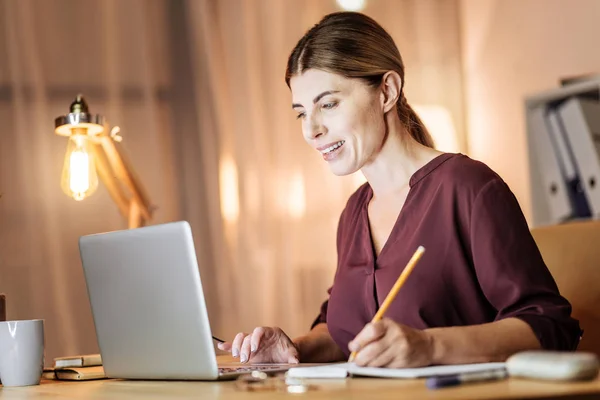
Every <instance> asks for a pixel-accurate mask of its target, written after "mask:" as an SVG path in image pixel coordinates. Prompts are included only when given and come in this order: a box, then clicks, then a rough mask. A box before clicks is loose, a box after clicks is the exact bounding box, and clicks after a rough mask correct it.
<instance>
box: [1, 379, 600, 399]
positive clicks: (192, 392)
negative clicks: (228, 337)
mask: <svg viewBox="0 0 600 400" xmlns="http://www.w3.org/2000/svg"><path fill="white" fill-rule="evenodd" d="M311 382H312V383H314V384H315V385H317V389H315V390H312V391H309V392H306V393H301V394H288V393H284V392H246V391H239V390H237V389H236V385H235V382H153V381H124V380H112V379H111V380H99V381H87V382H74V381H70V382H67V381H43V382H42V384H41V385H39V386H29V387H20V388H1V389H0V397H1V398H2V399H33V400H35V399H44V400H46V399H48V400H50V399H77V398H81V399H107V398H115V399H131V400H134V399H135V400H137V399H144V400H146V399H162V398H165V399H187V398H189V399H203V400H210V399H242V400H243V399H259V398H260V399H267V400H272V399H284V398H287V399H289V398H290V397H294V398H308V397H310V398H311V399H347V398H357V399H363V398H368V399H527V398H538V399H539V398H543V399H550V398H551V399H578V400H583V399H585V400H588V399H600V380H599V379H596V380H594V381H591V382H585V383H568V384H567V383H563V384H561V383H541V382H532V381H525V380H517V379H509V380H506V381H501V382H490V383H480V384H470V385H463V386H460V387H454V388H447V389H441V390H435V391H433V390H428V389H427V388H425V385H424V383H423V381H422V380H388V379H365V378H353V379H347V380H327V381H325V380H320V381H317V380H312V381H311Z"/></svg>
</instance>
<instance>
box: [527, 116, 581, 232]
mask: <svg viewBox="0 0 600 400" xmlns="http://www.w3.org/2000/svg"><path fill="white" fill-rule="evenodd" d="M545 113H546V109H545V108H544V107H537V108H535V109H533V110H531V112H530V113H529V114H528V123H529V130H530V132H531V136H532V144H533V146H534V149H533V150H534V151H533V154H534V155H535V159H536V161H537V164H538V168H539V171H540V176H541V177H542V181H543V182H542V183H543V185H542V186H543V187H544V196H545V198H546V200H547V204H548V208H549V212H550V220H551V221H550V222H551V223H560V222H563V221H564V220H566V219H569V218H571V217H572V216H573V214H574V213H573V209H572V208H571V202H570V200H569V195H568V190H567V186H566V182H565V180H564V179H563V176H562V173H561V171H560V165H559V161H558V157H557V155H556V153H555V151H554V148H553V146H552V142H551V137H550V134H549V132H548V129H547V126H546V118H545Z"/></svg>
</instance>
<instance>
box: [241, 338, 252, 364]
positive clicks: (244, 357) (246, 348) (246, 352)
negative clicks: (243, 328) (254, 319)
mask: <svg viewBox="0 0 600 400" xmlns="http://www.w3.org/2000/svg"><path fill="white" fill-rule="evenodd" d="M251 339H252V335H248V336H246V337H245V338H244V340H243V341H242V348H241V349H240V362H242V363H245V362H246V361H248V359H249V358H250V340H251Z"/></svg>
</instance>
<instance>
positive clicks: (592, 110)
mask: <svg viewBox="0 0 600 400" xmlns="http://www.w3.org/2000/svg"><path fill="white" fill-rule="evenodd" d="M557 111H558V115H559V117H560V120H561V122H562V125H563V127H564V128H565V131H566V134H567V136H568V139H569V143H570V145H571V149H572V150H573V154H574V156H575V164H576V167H577V170H578V172H579V177H580V179H581V183H582V184H583V187H584V189H585V195H586V198H587V201H588V204H589V206H590V209H591V212H592V216H593V217H594V218H597V217H600V158H599V155H600V103H599V102H598V101H595V100H588V99H583V98H577V97H573V98H570V99H569V100H566V101H565V102H564V103H562V104H561V105H559V106H558V109H557Z"/></svg>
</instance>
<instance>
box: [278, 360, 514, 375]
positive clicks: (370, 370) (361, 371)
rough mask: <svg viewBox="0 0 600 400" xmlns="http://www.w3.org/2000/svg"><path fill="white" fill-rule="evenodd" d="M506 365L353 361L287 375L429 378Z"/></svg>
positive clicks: (295, 370)
mask: <svg viewBox="0 0 600 400" xmlns="http://www.w3.org/2000/svg"><path fill="white" fill-rule="evenodd" d="M504 367H505V364H504V363H502V362H497V363H479V364H459V365H436V366H432V367H422V368H374V367H359V366H357V365H355V364H353V363H343V364H327V365H319V366H316V367H294V368H291V369H290V370H289V371H288V372H287V376H289V377H294V378H345V377H347V376H348V375H349V374H352V375H358V376H372V377H378V378H407V379H411V378H412V379H414V378H427V377H430V376H443V375H454V374H463V373H468V372H481V371H492V370H498V369H502V368H504Z"/></svg>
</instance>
